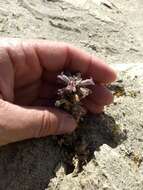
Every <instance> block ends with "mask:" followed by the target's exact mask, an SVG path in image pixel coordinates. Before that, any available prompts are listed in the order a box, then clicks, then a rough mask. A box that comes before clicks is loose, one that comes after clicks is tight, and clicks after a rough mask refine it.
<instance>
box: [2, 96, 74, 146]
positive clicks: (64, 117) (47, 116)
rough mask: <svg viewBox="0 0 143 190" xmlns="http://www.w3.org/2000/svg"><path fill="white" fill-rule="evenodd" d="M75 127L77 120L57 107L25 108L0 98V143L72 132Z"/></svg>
mask: <svg viewBox="0 0 143 190" xmlns="http://www.w3.org/2000/svg"><path fill="white" fill-rule="evenodd" d="M75 128H76V122H75V120H74V119H73V118H72V117H71V116H70V115H69V114H67V113H64V112H61V111H59V110H57V109H52V108H48V109H44V108H35V107H33V108H24V107H20V106H17V105H14V104H11V103H8V102H5V101H3V100H0V137H1V138H0V145H3V144H8V143H11V142H16V141H20V140H24V139H30V138H38V137H44V136H48V135H57V134H63V133H70V132H72V131H73V130H74V129H75Z"/></svg>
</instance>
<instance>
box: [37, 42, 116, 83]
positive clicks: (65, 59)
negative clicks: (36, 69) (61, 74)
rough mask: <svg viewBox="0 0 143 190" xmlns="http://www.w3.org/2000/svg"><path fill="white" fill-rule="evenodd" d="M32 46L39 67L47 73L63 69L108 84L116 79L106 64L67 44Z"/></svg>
mask: <svg viewBox="0 0 143 190" xmlns="http://www.w3.org/2000/svg"><path fill="white" fill-rule="evenodd" d="M34 46H35V49H36V52H37V54H38V57H39V60H40V63H41V65H42V66H43V67H44V68H45V69H46V70H47V71H48V72H49V71H50V72H58V71H62V70H64V69H68V70H70V71H78V72H81V73H82V74H85V75H88V76H91V77H93V79H94V80H95V81H96V82H100V83H110V82H112V81H114V80H115V79H116V73H115V71H114V70H113V69H112V68H111V67H110V66H109V65H108V64H105V63H104V62H103V61H101V60H100V59H98V58H96V57H94V56H92V55H90V54H88V53H86V52H84V51H83V50H81V49H78V48H76V47H73V46H71V45H69V44H66V43H60V42H59V43H57V42H54V43H53V42H47V41H45V42H42V43H41V42H40V41H39V42H37V43H35V45H34Z"/></svg>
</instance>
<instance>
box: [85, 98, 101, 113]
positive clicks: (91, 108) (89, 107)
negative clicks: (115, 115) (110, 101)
mask: <svg viewBox="0 0 143 190" xmlns="http://www.w3.org/2000/svg"><path fill="white" fill-rule="evenodd" d="M83 103H84V106H85V107H86V108H87V110H88V111H89V112H91V113H94V114H96V113H101V112H102V111H103V110H104V106H99V105H96V104H95V103H93V102H92V101H90V100H84V101H83Z"/></svg>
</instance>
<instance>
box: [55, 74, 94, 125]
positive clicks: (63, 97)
mask: <svg viewBox="0 0 143 190" xmlns="http://www.w3.org/2000/svg"><path fill="white" fill-rule="evenodd" d="M57 78H58V80H59V83H61V84H62V85H63V87H62V88H61V89H59V90H58V97H59V98H58V100H57V101H56V103H55V105H56V106H57V107H60V108H62V109H63V110H65V111H67V112H69V113H70V114H72V115H73V116H74V117H75V119H76V120H77V122H78V121H79V120H80V119H82V117H83V116H84V115H85V114H86V109H85V108H84V106H83V104H82V101H81V100H82V99H84V98H85V97H87V96H88V95H89V94H91V93H92V90H91V89H90V87H91V86H94V85H95V83H94V81H93V79H92V78H90V79H85V80H84V79H82V77H81V74H80V73H77V74H75V75H71V74H64V73H61V74H60V75H58V77H57Z"/></svg>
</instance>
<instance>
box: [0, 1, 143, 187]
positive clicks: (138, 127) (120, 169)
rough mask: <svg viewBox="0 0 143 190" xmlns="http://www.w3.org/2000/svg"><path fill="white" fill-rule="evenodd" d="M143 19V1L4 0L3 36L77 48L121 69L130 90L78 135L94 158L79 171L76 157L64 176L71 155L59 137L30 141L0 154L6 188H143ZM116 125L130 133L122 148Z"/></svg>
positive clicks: (0, 183) (0, 181) (0, 9)
mask: <svg viewBox="0 0 143 190" xmlns="http://www.w3.org/2000/svg"><path fill="white" fill-rule="evenodd" d="M142 18H143V2H142V0H116V1H115V0H112V1H107V0H104V1H101V0H100V1H99V0H98V1H97V0H77V1H72V0H32V1H31V0H5V1H2V0H0V35H1V36H9V37H21V38H40V39H48V40H53V41H57V40H58V41H65V42H69V43H72V44H74V45H75V46H77V47H81V48H83V49H85V50H87V51H88V52H90V53H92V54H95V55H97V56H98V57H101V58H103V59H104V60H105V61H106V62H108V63H109V64H112V65H113V66H114V67H115V68H116V69H117V70H118V71H120V72H119V79H121V80H120V82H117V86H120V85H122V86H123V87H124V88H125V91H126V93H125V94H124V95H123V96H120V97H118V98H115V103H114V104H113V105H111V106H110V107H108V108H106V110H105V113H106V115H104V116H103V115H100V116H95V117H93V116H92V117H89V121H88V122H87V126H86V127H84V128H83V129H80V131H78V133H77V136H78V140H79V141H80V142H79V144H78V145H77V147H78V146H80V145H81V144H82V143H83V142H85V143H86V144H88V145H89V147H88V148H89V150H90V153H91V158H90V159H89V160H88V161H87V162H86V164H85V166H84V167H83V169H82V170H81V171H80V172H79V173H76V170H77V164H76V163H77V162H80V160H77V159H76V158H75V155H73V159H75V163H74V164H73V165H72V166H73V167H74V168H73V169H71V166H68V168H69V171H68V172H65V165H63V163H65V162H66V163H68V161H69V160H68V157H67V155H68V154H69V152H68V149H65V147H60V146H59V145H58V143H57V141H56V140H55V139H53V138H51V137H50V138H49V137H48V138H44V139H39V140H29V141H24V142H20V143H15V144H11V145H8V146H4V147H1V148H0V190H12V189H14V190H44V189H46V188H47V189H51V190H54V189H59V190H69V189H70V190H81V189H84V190H87V189H88V190H96V189H100V190H123V189H124V190H130V189H132V190H142V189H143V154H142V153H143V77H142V76H143V21H142ZM117 125H119V126H121V127H122V128H123V129H126V131H127V139H126V140H124V141H123V142H120V143H118V140H119V139H118V138H116V136H115V137H114V134H113V131H112V130H111V129H113V128H114V127H115V126H117ZM107 128H108V129H109V130H106V129H107ZM75 146H76V145H75ZM91 147H92V148H91ZM72 148H73V147H72ZM67 173H68V175H67Z"/></svg>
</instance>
